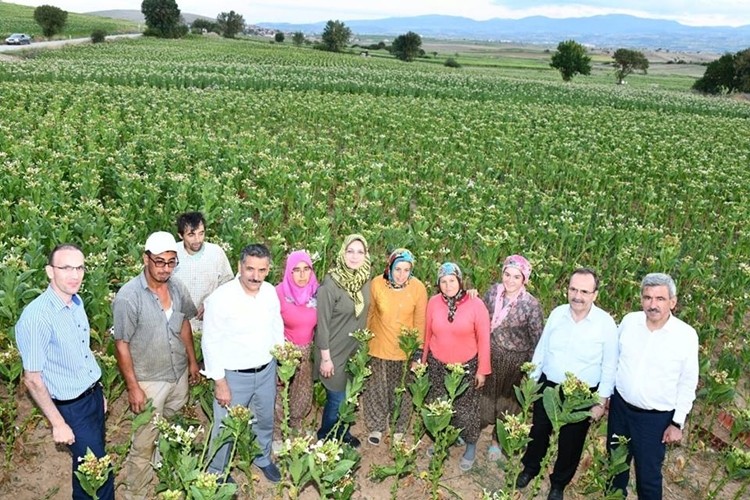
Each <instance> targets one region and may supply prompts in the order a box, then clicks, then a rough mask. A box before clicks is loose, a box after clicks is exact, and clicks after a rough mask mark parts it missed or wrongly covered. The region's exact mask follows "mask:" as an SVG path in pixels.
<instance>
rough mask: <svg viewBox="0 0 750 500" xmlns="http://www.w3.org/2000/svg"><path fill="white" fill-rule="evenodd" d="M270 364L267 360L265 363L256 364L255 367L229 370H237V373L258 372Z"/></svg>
mask: <svg viewBox="0 0 750 500" xmlns="http://www.w3.org/2000/svg"><path fill="white" fill-rule="evenodd" d="M270 364H271V362H270V361H269V362H268V363H266V364H265V365H263V366H258V367H257V368H245V369H244V370H229V371H232V372H237V373H258V372H260V371H263V370H265V369H266V367H268V365H270Z"/></svg>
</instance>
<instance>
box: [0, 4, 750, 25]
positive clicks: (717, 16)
mask: <svg viewBox="0 0 750 500" xmlns="http://www.w3.org/2000/svg"><path fill="white" fill-rule="evenodd" d="M6 1H7V0H6ZM9 3H18V4H24V5H32V6H37V5H45V4H47V5H55V6H57V7H60V8H61V9H65V10H67V11H70V12H91V11H97V10H110V9H134V10H140V8H141V0H41V1H37V0H11V1H10V2H9ZM177 5H178V7H179V8H180V10H181V11H182V12H184V13H190V14H202V15H205V16H208V17H216V16H217V15H218V14H219V13H221V12H228V11H230V10H234V11H235V12H237V13H239V14H242V16H243V17H244V18H245V22H247V23H250V24H254V23H259V22H289V23H313V22H318V21H327V20H329V19H340V20H342V21H346V20H358V19H380V18H385V17H407V16H417V15H424V14H445V15H453V16H463V17H469V18H472V19H476V20H486V19H491V18H495V17H499V18H510V19H519V18H522V17H528V16H537V15H539V16H547V17H555V18H564V17H588V16H594V15H599V14H630V15H634V16H638V17H647V18H654V19H671V20H674V21H678V22H680V23H682V24H687V25H691V26H740V25H746V24H750V1H747V0H707V1H692V0H627V1H624V0H620V1H614V0H577V1H576V0H574V1H565V0H557V1H550V0H508V1H506V0H461V1H455V0H452V1H445V0H276V1H273V0H266V1H242V0H213V1H211V2H206V1H205V0H177Z"/></svg>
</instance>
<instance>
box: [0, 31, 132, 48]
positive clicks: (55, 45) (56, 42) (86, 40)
mask: <svg viewBox="0 0 750 500" xmlns="http://www.w3.org/2000/svg"><path fill="white" fill-rule="evenodd" d="M139 36H143V35H142V34H141V33H131V34H127V35H110V36H108V37H107V40H116V39H118V38H137V37H139ZM76 43H91V38H90V37H87V38H69V39H67V40H53V41H51V42H35V43H34V42H32V43H31V45H0V52H16V51H18V50H26V49H56V48H60V47H63V46H65V45H72V44H76Z"/></svg>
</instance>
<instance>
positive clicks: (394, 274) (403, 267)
mask: <svg viewBox="0 0 750 500" xmlns="http://www.w3.org/2000/svg"><path fill="white" fill-rule="evenodd" d="M410 275H411V262H399V263H398V264H396V265H395V266H393V269H392V270H391V278H393V282H394V283H396V284H397V285H403V284H404V283H406V282H407V281H408V280H409V276H410Z"/></svg>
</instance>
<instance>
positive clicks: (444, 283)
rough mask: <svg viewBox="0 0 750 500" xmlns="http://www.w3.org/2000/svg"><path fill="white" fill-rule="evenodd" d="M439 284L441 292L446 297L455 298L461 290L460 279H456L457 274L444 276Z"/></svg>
mask: <svg viewBox="0 0 750 500" xmlns="http://www.w3.org/2000/svg"><path fill="white" fill-rule="evenodd" d="M438 283H439V284H440V291H441V292H443V293H444V294H445V296H446V297H455V296H456V294H457V293H458V291H459V290H460V289H461V285H460V283H459V282H458V277H456V275H455V274H449V275H448V276H443V277H442V278H440V281H439V282H438Z"/></svg>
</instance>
